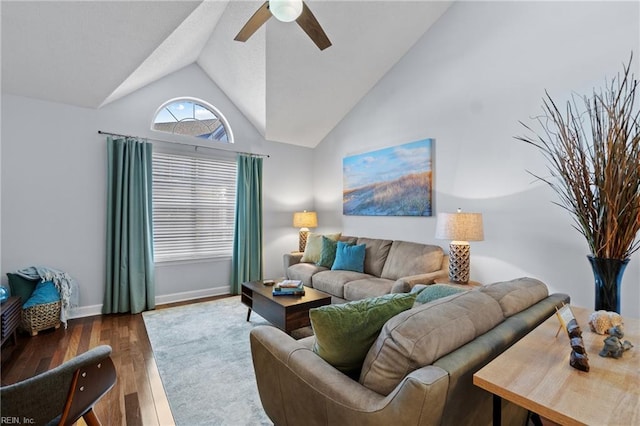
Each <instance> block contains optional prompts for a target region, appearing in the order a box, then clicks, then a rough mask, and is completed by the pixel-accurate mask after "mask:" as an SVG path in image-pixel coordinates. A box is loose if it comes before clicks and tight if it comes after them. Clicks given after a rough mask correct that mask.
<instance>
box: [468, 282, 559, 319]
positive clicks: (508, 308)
mask: <svg viewBox="0 0 640 426" xmlns="http://www.w3.org/2000/svg"><path fill="white" fill-rule="evenodd" d="M480 291H482V292H483V293H485V294H488V295H489V296H491V297H493V298H494V299H496V300H497V301H498V303H499V304H500V307H501V308H502V312H503V313H504V317H505V318H509V317H510V316H511V315H514V314H517V313H518V312H520V311H522V310H524V309H526V308H528V307H529V306H531V305H533V304H534V303H537V302H539V301H541V300H542V299H544V298H545V297H547V296H549V289H547V286H546V285H545V284H544V283H543V282H542V281H539V280H536V279H535V278H528V277H523V278H517V279H515V280H511V281H504V282H499V283H493V284H490V285H486V286H482V287H480Z"/></svg>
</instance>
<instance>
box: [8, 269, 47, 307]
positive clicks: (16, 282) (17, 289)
mask: <svg viewBox="0 0 640 426" xmlns="http://www.w3.org/2000/svg"><path fill="white" fill-rule="evenodd" d="M7 278H8V279H9V288H10V289H11V295H12V296H18V297H20V299H21V301H22V303H24V302H26V301H27V300H29V298H30V297H31V294H33V290H35V289H36V285H37V284H38V281H40V280H39V279H35V280H30V279H27V278H25V277H23V276H21V275H18V274H14V273H11V272H7Z"/></svg>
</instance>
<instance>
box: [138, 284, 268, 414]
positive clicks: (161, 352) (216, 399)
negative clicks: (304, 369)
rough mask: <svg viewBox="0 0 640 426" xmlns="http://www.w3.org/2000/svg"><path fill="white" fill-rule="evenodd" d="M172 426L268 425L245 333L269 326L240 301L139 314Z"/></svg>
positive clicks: (228, 299) (247, 337)
mask: <svg viewBox="0 0 640 426" xmlns="http://www.w3.org/2000/svg"><path fill="white" fill-rule="evenodd" d="M143 318H144V323H145V326H146V328H147V333H148V334H149V340H150V341H151V347H152V349H153V355H154V357H155V360H156V364H157V365H158V370H159V372H160V377H161V378H162V383H163V385H164V389H165V392H166V394H167V398H168V400H169V405H170V406H171V412H172V413H173V417H174V420H175V422H176V425H179V426H187V425H188V426H192V425H229V426H241V425H271V424H272V423H271V421H270V420H269V418H268V417H267V415H266V414H265V413H264V411H263V409H262V404H261V403H260V397H259V396H258V388H257V386H256V379H255V375H254V372H253V363H252V361H251V350H250V346H249V331H250V330H251V329H252V328H253V327H255V326H256V325H263V324H269V323H268V322H267V321H266V320H265V319H264V318H262V317H261V316H259V315H258V314H256V313H255V312H252V313H251V321H250V322H247V321H246V319H247V307H246V306H245V305H243V304H242V303H241V302H240V296H234V297H229V298H224V299H220V300H214V301H211V302H203V303H196V304H192V305H186V306H180V307H175V308H168V309H160V310H157V311H148V312H144V313H143Z"/></svg>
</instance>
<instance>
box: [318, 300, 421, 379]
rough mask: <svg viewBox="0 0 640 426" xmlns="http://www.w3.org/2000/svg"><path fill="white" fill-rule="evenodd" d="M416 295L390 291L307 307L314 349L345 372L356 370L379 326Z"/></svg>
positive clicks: (375, 336)
mask: <svg viewBox="0 0 640 426" xmlns="http://www.w3.org/2000/svg"><path fill="white" fill-rule="evenodd" d="M415 298H416V295H415V294H410V293H392V294H385V295H384V296H380V297H372V298H368V299H362V300H357V301H355V302H348V303H343V304H337V305H326V306H322V307H319V308H312V309H310V310H309V318H310V319H311V327H313V333H314V334H315V342H314V344H313V351H314V352H315V353H317V354H318V355H319V356H320V357H321V358H322V359H324V360H325V361H327V362H328V363H329V364H331V365H333V366H334V367H335V368H337V369H338V370H340V371H342V372H344V373H347V374H349V373H353V372H357V371H358V370H360V368H362V363H363V362H364V359H365V357H366V356H367V352H369V348H371V345H373V342H375V340H376V339H377V338H378V334H380V330H381V329H382V326H383V325H384V324H385V323H386V322H387V320H388V319H389V318H391V317H394V316H396V315H397V314H399V313H400V312H402V311H405V310H407V309H410V308H411V307H412V306H413V303H414V301H415Z"/></svg>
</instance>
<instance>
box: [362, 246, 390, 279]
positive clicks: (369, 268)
mask: <svg viewBox="0 0 640 426" xmlns="http://www.w3.org/2000/svg"><path fill="white" fill-rule="evenodd" d="M392 243H393V241H391V240H381V239H377V238H358V244H364V245H365V246H366V255H365V257H364V272H365V273H366V274H370V275H374V276H376V277H379V276H380V275H381V274H382V268H384V263H385V262H386V261H387V256H388V255H389V250H390V249H391V244H392Z"/></svg>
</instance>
